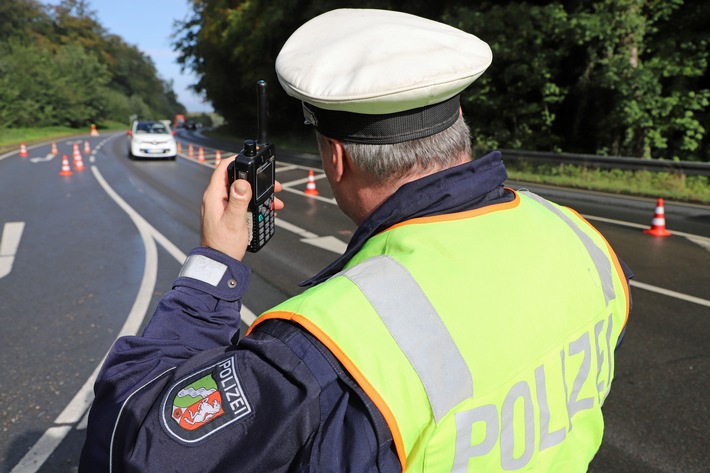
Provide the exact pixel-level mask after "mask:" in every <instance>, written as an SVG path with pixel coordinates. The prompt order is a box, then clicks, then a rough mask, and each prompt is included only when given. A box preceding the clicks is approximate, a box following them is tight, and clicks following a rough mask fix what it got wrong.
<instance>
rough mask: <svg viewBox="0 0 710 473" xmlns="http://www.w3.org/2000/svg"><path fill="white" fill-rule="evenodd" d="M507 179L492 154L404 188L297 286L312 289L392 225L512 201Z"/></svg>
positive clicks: (339, 269) (379, 208)
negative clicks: (333, 256) (331, 258)
mask: <svg viewBox="0 0 710 473" xmlns="http://www.w3.org/2000/svg"><path fill="white" fill-rule="evenodd" d="M507 178H508V174H507V173H506V171H505V167H504V166H503V161H502V160H501V153H500V151H494V152H492V153H489V154H487V155H485V156H483V157H481V158H477V159H475V160H473V161H471V162H468V163H465V164H461V165H459V166H455V167H452V168H448V169H445V170H443V171H440V172H437V173H434V174H431V175H429V176H425V177H423V178H421V179H418V180H416V181H412V182H409V183H407V184H405V185H403V186H402V187H400V188H399V189H398V190H397V191H396V192H395V193H394V194H392V196H391V197H390V198H389V199H387V200H386V201H385V202H383V203H382V205H380V206H379V207H378V208H377V209H375V211H374V212H372V213H371V214H370V216H369V217H367V219H365V221H364V222H363V223H362V224H361V225H360V226H359V227H358V228H357V230H356V231H355V233H354V234H353V237H352V238H351V239H350V243H349V244H348V247H347V249H346V250H345V253H343V254H342V255H341V256H340V257H339V258H338V259H336V260H335V261H334V262H333V263H331V264H330V265H329V266H328V267H326V268H325V269H323V270H322V271H321V272H320V273H318V274H317V275H315V276H313V277H312V278H310V279H307V280H305V281H303V282H301V283H300V284H299V286H302V287H311V286H315V285H316V284H320V283H321V282H323V281H325V280H327V279H328V278H330V277H331V276H333V275H334V274H337V273H338V272H339V271H341V270H342V269H343V268H344V267H345V265H346V264H347V263H348V261H350V259H351V258H352V257H353V256H354V255H355V254H356V253H357V252H358V251H360V249H361V248H362V246H363V245H364V244H365V243H366V242H367V240H368V239H370V237H372V236H373V235H376V234H378V233H380V232H382V231H384V230H386V229H388V228H389V227H391V226H393V225H396V224H398V223H401V222H404V221H406V220H411V219H413V218H418V217H429V216H433V215H442V214H450V213H456V212H462V211H465V210H473V209H476V208H479V207H483V206H486V205H491V204H495V203H500V202H506V201H509V200H512V198H513V196H512V194H511V193H510V192H507V191H506V190H505V189H504V188H503V182H504V181H505V180H506V179H507Z"/></svg>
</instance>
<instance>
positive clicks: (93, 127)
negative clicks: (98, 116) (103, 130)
mask: <svg viewBox="0 0 710 473" xmlns="http://www.w3.org/2000/svg"><path fill="white" fill-rule="evenodd" d="M91 136H99V131H98V130H97V129H96V125H94V124H93V123H92V124H91Z"/></svg>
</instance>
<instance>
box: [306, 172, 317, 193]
mask: <svg viewBox="0 0 710 473" xmlns="http://www.w3.org/2000/svg"><path fill="white" fill-rule="evenodd" d="M306 195H318V189H316V178H315V176H314V175H313V169H311V170H309V171H308V184H306Z"/></svg>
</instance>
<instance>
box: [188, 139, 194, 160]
mask: <svg viewBox="0 0 710 473" xmlns="http://www.w3.org/2000/svg"><path fill="white" fill-rule="evenodd" d="M187 156H188V157H190V158H192V157H194V156H195V153H194V152H193V151H192V143H190V144H189V145H188V146H187Z"/></svg>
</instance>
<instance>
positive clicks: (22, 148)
mask: <svg viewBox="0 0 710 473" xmlns="http://www.w3.org/2000/svg"><path fill="white" fill-rule="evenodd" d="M20 157H23V158H26V157H27V146H25V144H24V143H22V144H21V145H20Z"/></svg>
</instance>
